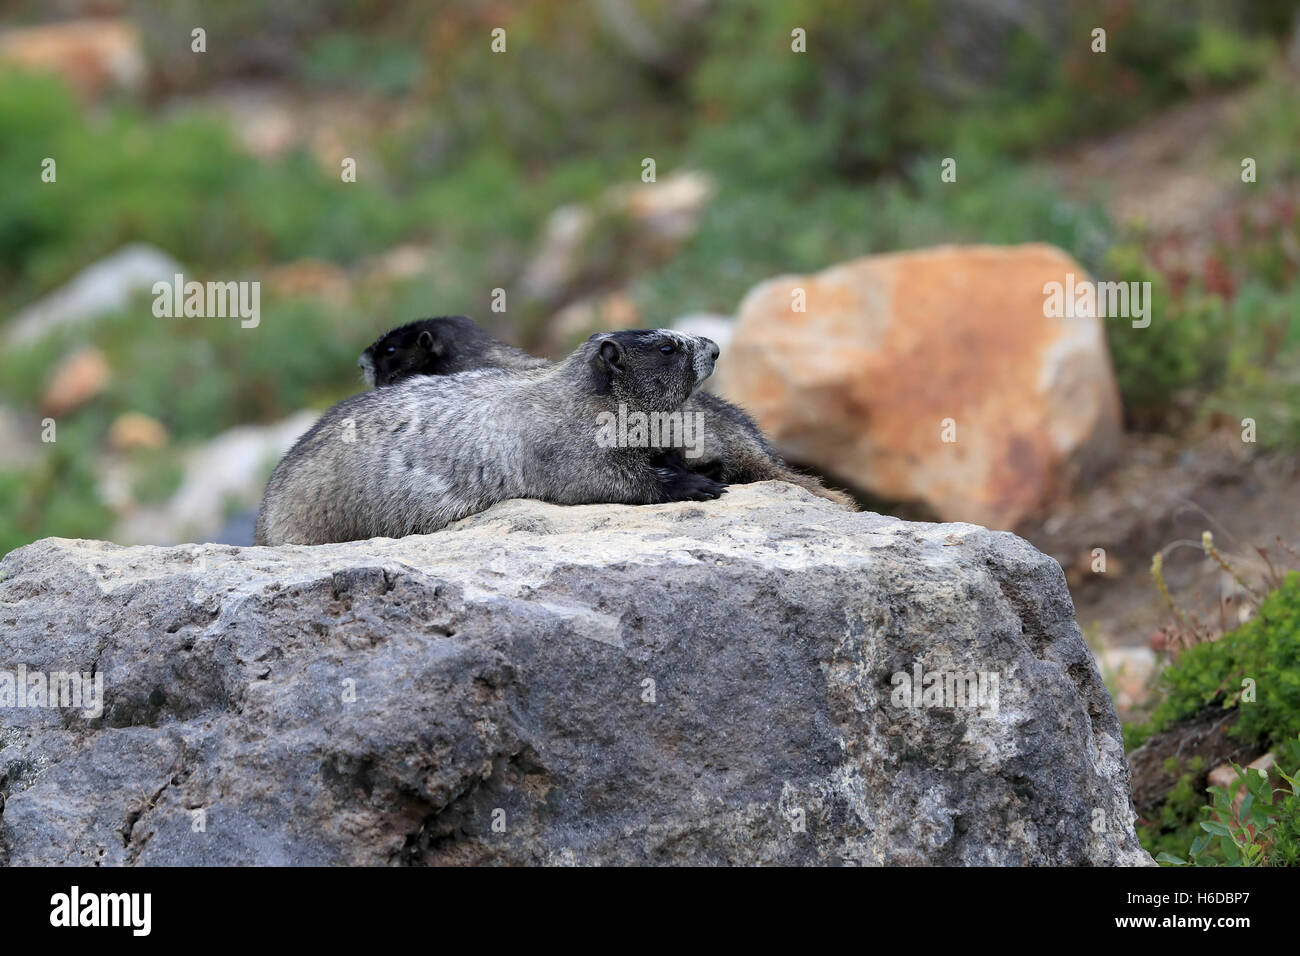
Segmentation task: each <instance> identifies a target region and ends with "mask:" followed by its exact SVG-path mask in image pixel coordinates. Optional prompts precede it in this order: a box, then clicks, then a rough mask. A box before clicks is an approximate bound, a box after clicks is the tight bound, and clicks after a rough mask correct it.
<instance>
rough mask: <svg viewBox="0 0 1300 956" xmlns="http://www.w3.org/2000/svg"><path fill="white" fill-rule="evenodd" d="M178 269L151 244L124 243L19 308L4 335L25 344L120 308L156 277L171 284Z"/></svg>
mask: <svg viewBox="0 0 1300 956" xmlns="http://www.w3.org/2000/svg"><path fill="white" fill-rule="evenodd" d="M178 272H182V269H181V266H180V263H178V262H177V261H176V260H175V259H173V258H172V257H171V256H169V255H167V254H166V253H164V252H161V251H160V250H158V249H155V248H154V247H153V246H147V245H144V244H143V243H133V244H131V245H129V246H124V247H122V248H121V249H119V250H118V251H117V252H115V253H113V254H112V255H111V256H107V257H105V258H103V259H100V260H99V261H98V262H96V263H94V264H93V265H91V266H88V267H86V268H85V269H83V270H82V271H81V272H78V273H77V274H76V275H75V276H73V277H72V278H71V279H70V280H68V282H67V283H65V284H64V285H63V286H62V287H60V288H59V289H57V290H56V291H54V292H51V293H50V294H49V295H47V296H45V297H44V298H43V299H41V300H39V301H37V302H34V303H32V304H31V305H29V306H28V307H27V308H25V309H23V310H22V311H20V312H19V313H18V314H17V315H15V316H14V318H13V320H12V321H11V322H10V323H9V327H8V331H7V334H6V339H7V341H8V343H9V344H10V345H27V344H30V343H32V342H35V341H37V340H38V339H40V338H41V337H43V336H45V335H48V334H50V333H51V332H53V331H55V330H56V329H59V328H63V327H65V326H71V325H77V324H79V323H83V322H88V321H91V320H92V319H97V318H99V317H100V316H104V315H110V314H112V313H113V312H120V311H122V310H123V309H126V308H127V307H129V306H130V305H131V300H132V299H133V298H134V297H136V296H138V295H140V294H142V293H145V292H148V291H149V290H151V289H152V288H153V284H154V283H155V282H160V281H161V282H166V283H168V284H169V285H170V284H171V283H172V281H173V279H174V277H175V276H176V274H177V273H178Z"/></svg>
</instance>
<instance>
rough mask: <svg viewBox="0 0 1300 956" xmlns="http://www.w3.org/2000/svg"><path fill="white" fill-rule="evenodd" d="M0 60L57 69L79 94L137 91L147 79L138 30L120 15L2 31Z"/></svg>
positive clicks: (21, 65) (91, 94)
mask: <svg viewBox="0 0 1300 956" xmlns="http://www.w3.org/2000/svg"><path fill="white" fill-rule="evenodd" d="M0 60H3V61H5V62H7V63H12V64H14V65H16V66H20V67H24V68H27V69H33V70H40V71H44V72H51V73H56V74H58V75H59V76H61V77H63V79H64V80H66V81H67V82H68V85H69V86H71V87H72V88H73V89H74V90H76V91H77V92H78V93H79V94H80V95H81V96H82V97H84V98H87V99H92V98H95V97H98V96H100V95H102V94H103V93H105V92H107V91H109V90H111V89H125V90H136V89H139V88H140V86H141V84H142V82H143V80H144V78H145V61H144V55H143V54H142V53H141V50H140V34H139V31H137V30H136V28H135V26H134V25H133V24H131V23H130V22H129V21H127V20H124V19H102V20H69V21H66V22H63V23H49V24H43V25H41V26H36V27H25V28H22V29H18V30H6V31H5V32H4V33H3V34H0Z"/></svg>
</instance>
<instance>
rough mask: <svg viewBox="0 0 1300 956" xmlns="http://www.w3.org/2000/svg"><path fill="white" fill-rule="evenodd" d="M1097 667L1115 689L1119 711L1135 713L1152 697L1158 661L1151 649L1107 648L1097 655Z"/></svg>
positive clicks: (1116, 705)
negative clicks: (1151, 686) (1151, 689)
mask: <svg viewBox="0 0 1300 956" xmlns="http://www.w3.org/2000/svg"><path fill="white" fill-rule="evenodd" d="M1096 657H1097V666H1098V667H1100V668H1101V673H1102V675H1103V676H1104V677H1105V678H1106V679H1107V682H1108V683H1109V684H1110V685H1111V686H1112V687H1113V688H1114V692H1115V709H1116V710H1118V711H1119V712H1120V713H1121V714H1126V713H1132V712H1133V711H1134V710H1136V709H1137V708H1139V707H1141V706H1142V705H1143V704H1144V703H1145V702H1146V699H1147V697H1148V696H1149V695H1150V693H1151V691H1150V683H1151V675H1152V673H1153V672H1154V671H1155V669H1156V665H1157V663H1158V659H1157V658H1156V654H1155V651H1153V650H1152V649H1151V648H1150V647H1141V646H1139V647H1107V648H1104V649H1103V650H1101V651H1100V652H1099V653H1097V654H1096Z"/></svg>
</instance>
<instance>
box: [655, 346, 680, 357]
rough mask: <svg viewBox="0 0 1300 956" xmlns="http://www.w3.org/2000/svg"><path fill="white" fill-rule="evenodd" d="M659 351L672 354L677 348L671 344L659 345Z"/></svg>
mask: <svg viewBox="0 0 1300 956" xmlns="http://www.w3.org/2000/svg"><path fill="white" fill-rule="evenodd" d="M659 351H660V352H663V353H664V355H672V354H673V353H674V352H676V351H677V350H676V349H675V348H673V347H672V346H671V345H661V346H659Z"/></svg>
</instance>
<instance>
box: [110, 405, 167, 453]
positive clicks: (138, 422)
mask: <svg viewBox="0 0 1300 956" xmlns="http://www.w3.org/2000/svg"><path fill="white" fill-rule="evenodd" d="M108 443H109V445H110V446H111V447H113V448H114V449H115V450H117V451H132V450H136V449H156V448H162V447H163V446H164V445H166V444H167V429H166V428H164V427H163V425H162V423H161V422H160V421H158V420H157V419H156V418H150V417H149V416H148V415H143V414H141V413H140V412H126V413H124V414H122V415H119V416H118V417H117V420H116V421H114V422H113V424H112V425H111V426H110V427H109V429H108Z"/></svg>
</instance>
